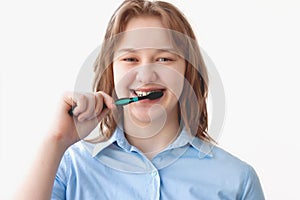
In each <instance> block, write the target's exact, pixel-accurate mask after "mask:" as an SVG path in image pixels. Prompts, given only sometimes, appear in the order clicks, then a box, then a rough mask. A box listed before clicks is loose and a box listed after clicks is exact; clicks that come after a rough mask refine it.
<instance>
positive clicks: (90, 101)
mask: <svg viewBox="0 0 300 200" xmlns="http://www.w3.org/2000/svg"><path fill="white" fill-rule="evenodd" d="M85 99H86V107H85V110H84V111H83V112H81V113H80V114H79V115H78V120H79V121H84V120H90V119H93V118H95V117H96V116H97V115H96V114H95V95H94V94H85Z"/></svg>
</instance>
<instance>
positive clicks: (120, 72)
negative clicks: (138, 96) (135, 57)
mask: <svg viewBox="0 0 300 200" xmlns="http://www.w3.org/2000/svg"><path fill="white" fill-rule="evenodd" d="M113 74H114V84H115V90H116V94H117V96H118V98H122V97H128V95H129V89H130V85H131V84H132V82H133V81H134V80H135V77H136V73H135V72H134V71H133V70H130V69H126V68H124V67H121V66H118V65H115V66H114V68H113Z"/></svg>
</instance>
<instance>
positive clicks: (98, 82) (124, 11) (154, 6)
mask: <svg viewBox="0 0 300 200" xmlns="http://www.w3.org/2000/svg"><path fill="white" fill-rule="evenodd" d="M139 16H155V17H159V18H160V19H161V20H162V22H163V24H164V25H165V26H166V28H168V29H170V30H173V31H176V32H178V33H181V34H183V35H185V36H186V37H187V38H190V39H192V40H193V42H191V41H187V42H185V43H188V44H186V45H187V46H188V50H187V51H185V55H184V57H185V58H186V71H185V79H186V80H187V81H188V83H189V86H188V85H187V84H185V85H184V88H183V92H182V94H181V97H180V99H179V102H180V103H178V108H179V109H178V110H179V111H180V112H179V113H178V118H179V119H180V120H182V121H183V124H184V126H185V127H186V128H187V130H188V131H189V132H190V133H192V134H193V135H195V136H197V137H199V138H200V139H203V140H205V141H209V142H211V141H213V139H212V138H211V137H210V136H209V135H208V134H207V128H208V116H207V105H206V99H207V95H208V76H207V71H206V67H205V63H204V61H203V58H202V55H201V52H200V48H199V46H198V43H197V41H196V37H195V34H194V32H193V30H192V28H191V25H190V24H189V22H188V21H187V19H186V17H185V16H184V15H183V14H182V13H181V12H180V11H179V10H178V8H176V7H175V6H173V5H172V4H170V3H167V2H162V1H148V0H125V1H124V2H123V3H122V4H121V5H120V6H119V8H118V9H117V10H116V11H115V13H114V14H113V16H112V17H111V19H110V21H109V24H108V27H107V30H106V34H105V38H104V42H103V44H102V47H101V51H100V54H99V56H98V57H97V59H96V62H95V69H94V71H95V79H94V83H93V88H94V91H104V92H105V93H107V94H109V95H111V96H116V94H115V92H114V80H113V62H112V61H113V50H112V46H113V45H114V41H113V38H114V36H116V35H117V34H119V33H122V32H124V31H125V27H126V25H127V23H128V22H129V20H131V19H132V18H136V17H139ZM195 96H196V102H195V101H193V99H195ZM195 103H196V105H195ZM116 127H117V122H116V119H115V117H114V116H113V113H112V112H110V113H109V114H108V115H107V116H106V117H104V118H103V119H102V120H101V122H100V128H101V134H102V138H101V139H98V141H102V140H105V139H108V138H110V137H111V135H112V133H113V132H114V131H115V129H116Z"/></svg>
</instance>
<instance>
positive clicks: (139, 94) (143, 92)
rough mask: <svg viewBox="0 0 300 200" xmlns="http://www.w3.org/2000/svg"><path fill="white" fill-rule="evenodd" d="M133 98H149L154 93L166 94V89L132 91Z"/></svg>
mask: <svg viewBox="0 0 300 200" xmlns="http://www.w3.org/2000/svg"><path fill="white" fill-rule="evenodd" d="M130 92H131V94H132V96H137V97H144V96H147V95H149V94H151V93H153V92H162V93H164V92H165V89H163V88H147V89H146V88H144V89H143V88H141V89H136V90H134V89H131V90H130Z"/></svg>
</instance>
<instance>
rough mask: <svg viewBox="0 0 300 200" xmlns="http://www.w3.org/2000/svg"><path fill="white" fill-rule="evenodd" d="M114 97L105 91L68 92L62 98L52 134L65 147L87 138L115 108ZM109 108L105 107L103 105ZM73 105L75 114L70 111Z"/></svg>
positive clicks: (51, 128)
mask: <svg viewBox="0 0 300 200" xmlns="http://www.w3.org/2000/svg"><path fill="white" fill-rule="evenodd" d="M113 102H114V101H113V99H112V97H110V96H109V95H108V94H106V93H104V92H96V93H72V92H66V93H65V94H64V95H63V96H62V99H61V100H60V103H59V104H60V105H59V109H58V112H57V114H56V116H55V120H54V124H53V125H52V127H50V130H51V131H50V134H51V135H52V136H54V138H55V139H56V140H58V141H59V143H60V144H62V145H64V147H66V148H67V147H69V146H70V145H72V144H74V143H75V142H77V141H79V140H80V139H83V138H85V137H86V136H88V135H89V133H90V132H91V131H92V130H93V129H94V128H95V127H96V126H97V125H98V124H99V122H100V120H101V119H102V118H103V117H104V116H105V115H106V114H107V113H108V112H109V111H110V110H111V109H114V108H115V105H114V103H113ZM104 104H105V105H106V106H107V108H104V109H103V105H104ZM72 107H75V108H74V109H73V116H71V115H70V114H69V113H68V112H69V110H70V109H72Z"/></svg>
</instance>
